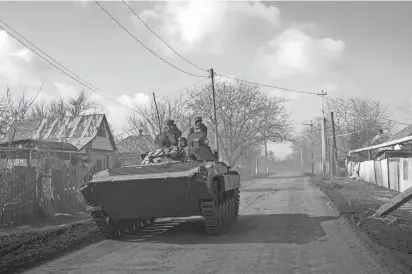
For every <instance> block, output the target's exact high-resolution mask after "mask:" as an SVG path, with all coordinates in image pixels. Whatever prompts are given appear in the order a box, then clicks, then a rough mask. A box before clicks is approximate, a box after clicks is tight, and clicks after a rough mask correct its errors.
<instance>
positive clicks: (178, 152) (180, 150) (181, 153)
mask: <svg viewBox="0 0 412 274" xmlns="http://www.w3.org/2000/svg"><path fill="white" fill-rule="evenodd" d="M186 155H187V140H186V138H185V137H179V139H178V144H177V146H174V147H173V148H172V149H171V151H170V156H171V157H172V158H178V159H181V160H183V161H186Z"/></svg>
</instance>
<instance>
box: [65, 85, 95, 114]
mask: <svg viewBox="0 0 412 274" xmlns="http://www.w3.org/2000/svg"><path fill="white" fill-rule="evenodd" d="M98 106H99V105H98V104H97V103H96V102H94V101H92V100H90V99H89V98H88V97H87V95H86V93H85V92H84V90H82V91H81V92H80V94H79V95H78V96H77V97H72V98H70V99H69V100H68V102H67V113H68V115H69V116H79V115H82V114H86V113H87V112H90V111H93V110H94V111H96V109H97V108H98Z"/></svg>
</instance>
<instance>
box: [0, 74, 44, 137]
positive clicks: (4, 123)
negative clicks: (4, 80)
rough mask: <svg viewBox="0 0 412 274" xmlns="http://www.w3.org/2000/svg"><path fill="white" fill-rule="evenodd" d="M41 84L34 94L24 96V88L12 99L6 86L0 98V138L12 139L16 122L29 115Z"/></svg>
mask: <svg viewBox="0 0 412 274" xmlns="http://www.w3.org/2000/svg"><path fill="white" fill-rule="evenodd" d="M43 84H44V82H43V83H42V84H41V86H40V88H39V90H38V92H37V94H36V96H34V97H33V98H26V96H25V90H23V95H22V96H21V97H20V98H17V99H13V98H12V95H11V90H10V88H9V87H7V90H6V94H5V95H4V96H3V97H2V98H1V99H0V138H1V139H2V140H5V139H7V141H10V142H11V141H12V140H13V139H14V136H15V135H16V133H17V130H18V129H17V126H16V125H17V124H18V123H19V121H21V120H23V119H25V118H27V117H28V116H29V113H30V110H31V108H32V105H33V103H34V101H35V100H36V98H37V96H38V94H39V93H40V91H41V90H42V89H43Z"/></svg>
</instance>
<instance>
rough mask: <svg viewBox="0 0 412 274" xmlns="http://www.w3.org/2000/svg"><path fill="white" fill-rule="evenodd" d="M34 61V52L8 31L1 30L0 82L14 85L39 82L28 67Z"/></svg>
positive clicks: (3, 84)
mask: <svg viewBox="0 0 412 274" xmlns="http://www.w3.org/2000/svg"><path fill="white" fill-rule="evenodd" d="M32 61H33V53H32V52H31V51H30V50H29V49H27V48H25V47H23V46H21V45H20V44H19V43H18V42H17V41H16V40H14V38H13V37H11V36H10V35H9V34H8V33H7V32H6V31H4V30H0V84H1V85H2V87H1V88H3V87H4V86H5V85H8V86H14V85H18V84H21V83H24V84H26V85H31V84H35V83H37V82H38V80H36V78H35V77H34V76H33V75H32V74H31V73H30V70H29V69H28V67H29V66H30V63H32Z"/></svg>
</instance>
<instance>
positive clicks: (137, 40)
mask: <svg viewBox="0 0 412 274" xmlns="http://www.w3.org/2000/svg"><path fill="white" fill-rule="evenodd" d="M95 2H96V4H97V5H98V6H99V7H100V8H101V9H102V10H103V11H104V12H105V13H106V14H107V15H108V16H109V17H110V18H112V20H114V21H115V22H116V23H117V25H119V27H121V28H122V29H123V30H124V31H126V32H127V33H128V34H129V35H130V36H131V37H132V38H133V39H134V40H135V41H136V42H138V43H139V44H140V45H142V46H143V47H144V48H145V49H147V50H148V51H150V52H151V53H152V54H153V55H155V56H156V57H157V58H159V59H160V60H162V61H163V62H165V63H166V64H168V65H169V66H171V67H173V68H175V69H177V70H179V71H180V72H183V73H185V74H188V75H191V76H194V77H208V76H201V75H196V74H192V73H190V72H187V71H184V70H182V69H180V68H178V67H176V66H175V65H173V64H171V63H169V62H168V61H166V60H165V59H163V58H162V57H160V56H159V55H157V53H155V52H154V51H153V50H151V49H150V48H148V47H147V46H146V45H145V44H143V43H142V42H141V41H140V40H139V39H137V37H136V36H134V35H133V34H132V33H131V32H130V31H128V30H127V29H126V27H124V26H123V25H122V24H121V23H120V22H119V21H117V20H116V18H114V17H113V15H111V13H110V12H108V11H107V10H106V9H105V8H104V7H103V6H102V5H100V4H99V2H98V1H97V0H95Z"/></svg>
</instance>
